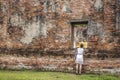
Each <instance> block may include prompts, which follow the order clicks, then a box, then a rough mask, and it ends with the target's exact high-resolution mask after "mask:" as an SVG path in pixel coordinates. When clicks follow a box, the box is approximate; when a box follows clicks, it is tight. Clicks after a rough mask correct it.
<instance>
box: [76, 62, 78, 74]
mask: <svg viewBox="0 0 120 80" xmlns="http://www.w3.org/2000/svg"><path fill="white" fill-rule="evenodd" d="M76 74H78V64H76Z"/></svg>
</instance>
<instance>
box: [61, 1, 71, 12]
mask: <svg viewBox="0 0 120 80" xmlns="http://www.w3.org/2000/svg"><path fill="white" fill-rule="evenodd" d="M62 12H66V13H70V12H71V9H70V4H69V1H65V3H64V4H63V8H62Z"/></svg>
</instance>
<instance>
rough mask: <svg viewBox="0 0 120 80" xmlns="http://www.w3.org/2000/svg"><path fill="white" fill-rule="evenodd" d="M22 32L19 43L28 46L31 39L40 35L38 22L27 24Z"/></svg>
mask: <svg viewBox="0 0 120 80" xmlns="http://www.w3.org/2000/svg"><path fill="white" fill-rule="evenodd" d="M24 30H25V35H24V37H23V38H22V39H21V40H20V41H21V42H22V43H26V44H29V43H31V42H32V40H33V38H35V37H38V36H39V34H40V26H39V21H38V22H32V23H29V24H27V25H26V26H25V29H24Z"/></svg>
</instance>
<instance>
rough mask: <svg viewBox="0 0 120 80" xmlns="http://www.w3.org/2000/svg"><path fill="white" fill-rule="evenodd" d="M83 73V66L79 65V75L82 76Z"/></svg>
mask: <svg viewBox="0 0 120 80" xmlns="http://www.w3.org/2000/svg"><path fill="white" fill-rule="evenodd" d="M81 71H82V64H80V65H79V74H81Z"/></svg>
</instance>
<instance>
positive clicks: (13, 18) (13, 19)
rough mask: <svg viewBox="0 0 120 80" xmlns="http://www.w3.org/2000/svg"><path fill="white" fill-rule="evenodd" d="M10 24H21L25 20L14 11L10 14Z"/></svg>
mask: <svg viewBox="0 0 120 80" xmlns="http://www.w3.org/2000/svg"><path fill="white" fill-rule="evenodd" d="M10 24H11V26H19V25H23V24H25V20H23V19H22V18H21V16H20V15H19V14H18V13H15V14H13V15H11V16H10Z"/></svg>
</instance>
